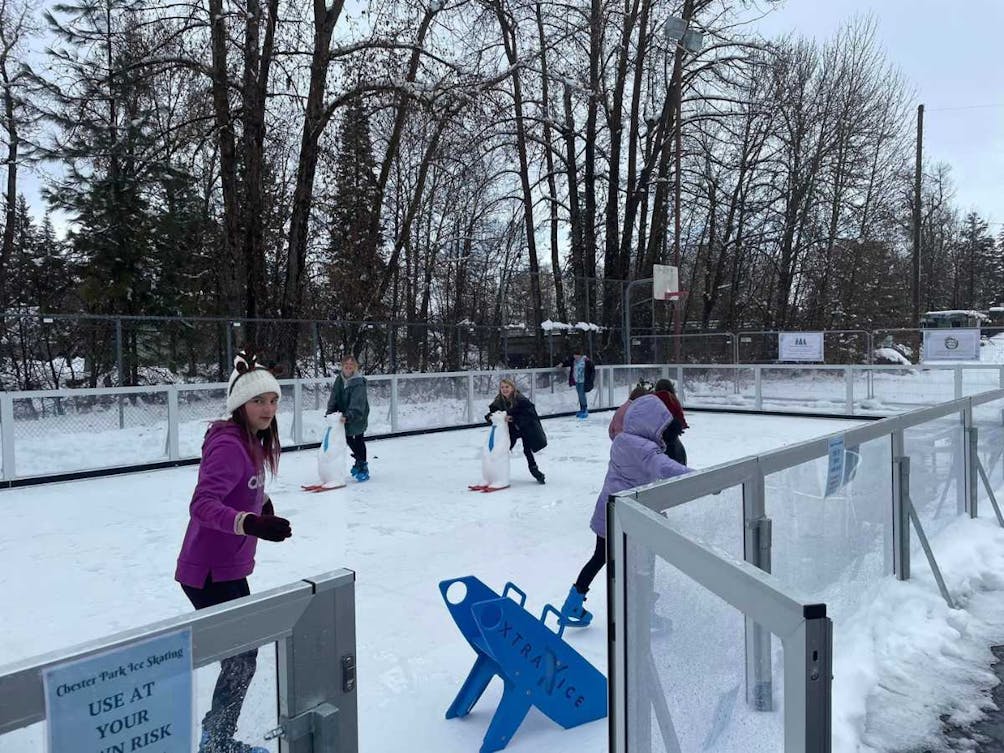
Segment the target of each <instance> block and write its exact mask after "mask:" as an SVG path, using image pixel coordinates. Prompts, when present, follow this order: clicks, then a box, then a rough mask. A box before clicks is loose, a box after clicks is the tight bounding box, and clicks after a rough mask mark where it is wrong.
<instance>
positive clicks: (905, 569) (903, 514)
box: [892, 431, 910, 580]
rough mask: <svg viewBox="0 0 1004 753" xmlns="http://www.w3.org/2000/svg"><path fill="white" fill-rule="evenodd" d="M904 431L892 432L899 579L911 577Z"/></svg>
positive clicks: (894, 549)
mask: <svg viewBox="0 0 1004 753" xmlns="http://www.w3.org/2000/svg"><path fill="white" fill-rule="evenodd" d="M903 453H904V442H903V432H902V431H896V432H893V434H892V568H893V573H895V575H896V578H897V579H898V580H909V579H910V501H909V497H910V458H908V457H905V456H904V455H903Z"/></svg>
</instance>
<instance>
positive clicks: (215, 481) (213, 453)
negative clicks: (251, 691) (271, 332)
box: [174, 353, 293, 753]
mask: <svg viewBox="0 0 1004 753" xmlns="http://www.w3.org/2000/svg"><path fill="white" fill-rule="evenodd" d="M234 366H235V367H236V368H235V369H234V371H233V373H232V374H231V375H230V384H229V387H228V391H227V413H228V414H229V416H230V417H229V418H228V419H227V420H225V421H216V422H214V423H213V424H212V425H211V426H210V427H209V430H208V431H207V432H206V438H205V440H204V441H203V444H202V462H201V463H200V465H199V480H198V483H197V484H196V486H195V492H194V494H192V501H191V504H190V505H189V508H188V509H189V514H190V516H191V517H190V519H189V521H188V529H187V530H186V531H185V540H184V542H183V543H182V545H181V553H180V554H179V555H178V567H177V570H176V571H175V575H174V577H175V580H177V581H178V582H179V583H180V584H181V588H182V590H184V592H185V595H186V596H187V597H188V599H189V601H191V602H192V606H194V607H195V608H196V609H205V608H206V607H211V606H215V605H216V604H222V603H223V602H225V601H230V600H232V599H239V598H241V597H242V596H247V595H248V594H249V593H250V590H249V588H248V581H247V576H248V575H250V574H251V571H252V570H254V554H255V547H256V545H257V543H258V539H267V540H268V541H282V540H283V539H287V538H289V537H290V536H291V535H292V533H293V532H292V529H291V528H290V525H289V521H288V520H286V519H285V518H280V517H278V516H277V515H276V514H275V510H274V509H273V506H272V501H271V500H270V499H269V498H268V495H266V494H265V469H266V468H267V469H268V470H269V472H270V473H272V474H273V475H274V474H275V472H276V470H277V469H278V467H279V451H280V447H279V428H278V425H277V424H276V420H275V414H276V410H277V408H278V404H279V397H280V395H281V390H280V388H279V382H278V381H276V378H275V376H273V374H272V373H271V372H270V371H269V370H268V369H266V368H264V367H261V366H258V365H257V364H256V362H255V359H254V356H250V355H248V354H246V353H240V354H238V355H237V357H236V358H235V359H234ZM257 656H258V652H257V650H254V651H248V652H246V653H243V654H240V655H239V656H233V657H230V658H229V659H224V660H223V662H222V663H221V666H220V675H219V678H218V679H217V680H216V688H215V690H214V691H213V702H212V707H211V708H210V710H209V712H208V713H207V714H206V716H205V717H204V718H203V720H202V739H201V741H200V743H199V753H267V752H266V750H265V749H264V748H258V747H252V746H250V745H247V744H246V743H242V742H239V741H237V740H235V739H234V733H235V732H236V730H237V718H238V717H239V716H240V713H241V706H243V704H244V696H245V695H246V694H247V689H248V686H249V685H250V684H251V678H252V677H253V676H254V672H255V664H256V659H257Z"/></svg>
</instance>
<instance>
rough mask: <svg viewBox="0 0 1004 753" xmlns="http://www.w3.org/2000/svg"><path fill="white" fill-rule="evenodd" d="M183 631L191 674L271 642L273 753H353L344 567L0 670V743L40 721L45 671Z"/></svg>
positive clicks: (350, 630)
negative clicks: (188, 640)
mask: <svg viewBox="0 0 1004 753" xmlns="http://www.w3.org/2000/svg"><path fill="white" fill-rule="evenodd" d="M183 628H190V629H191V631H192V654H193V655H192V667H193V669H195V668H198V667H203V666H206V665H209V664H214V663H216V662H218V661H220V660H222V659H226V658H228V657H231V656H235V655H237V654H240V653H243V652H246V651H248V650H251V649H255V648H258V647H260V646H265V645H268V644H270V643H275V644H276V670H277V677H278V683H277V685H278V688H277V692H278V711H279V724H278V726H277V727H276V728H274V729H273V730H271V732H270V734H269V735H268V737H269V739H273V738H277V739H278V740H279V751H280V753H354V752H355V751H357V750H358V749H359V735H358V708H357V703H358V702H357V696H356V676H355V672H356V660H355V657H356V625H355V574H354V573H352V572H351V571H349V570H335V571H333V572H330V573H326V574H324V575H319V576H317V577H315V578H307V579H304V580H302V581H298V582H296V583H291V584H289V585H286V586H282V587H280V588H274V589H271V590H269V591H264V592H262V593H260V594H254V595H252V596H247V597H245V598H243V599H238V600H236V601H231V602H227V603H225V604H221V605H219V606H216V607H212V608H209V609H204V610H200V611H197V612H193V613H191V614H187V615H184V616H182V617H175V618H173V619H169V620H162V621H160V622H156V623H153V624H151V625H147V626H145V627H141V628H136V629H134V630H128V631H125V632H122V633H118V634H116V635H111V636H108V637H106V638H103V639H100V640H97V641H92V642H90V643H85V644H83V645H80V646H74V647H72V648H68V649H64V650H60V651H55V652H52V653H49V654H45V655H43V656H38V657H33V658H30V659H25V660H23V661H19V662H15V663H14V664H11V665H7V666H0V740H2V736H3V735H4V734H6V733H10V732H13V731H14V730H18V729H21V728H23V727H28V726H29V725H32V724H36V723H38V722H42V721H45V719H46V717H45V713H46V707H45V696H44V692H43V676H44V673H45V671H46V670H47V669H49V668H51V667H53V666H56V665H60V664H63V663H66V662H71V661H76V660H79V659H85V658H87V657H91V656H94V655H96V654H101V653H104V652H107V651H111V650H115V649H119V648H124V647H127V646H129V645H130V644H132V643H135V642H137V641H141V640H147V639H150V638H155V637H158V636H161V635H165V634H168V633H171V632H174V631H176V630H179V629H183ZM2 747H3V745H2V743H0V748H2Z"/></svg>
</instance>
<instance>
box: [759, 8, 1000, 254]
mask: <svg viewBox="0 0 1004 753" xmlns="http://www.w3.org/2000/svg"><path fill="white" fill-rule="evenodd" d="M869 14H870V15H872V16H874V18H875V20H876V21H877V26H878V29H877V36H878V40H879V43H880V44H881V45H882V47H883V48H884V49H885V51H886V55H887V58H888V60H889V62H890V63H892V64H894V65H895V66H896V67H898V68H899V69H900V70H901V71H902V72H903V74H904V76H905V77H906V79H907V82H908V85H909V86H912V87H913V88H914V90H915V91H916V102H915V104H914V108H913V109H914V111H916V105H918V104H923V105H924V156H925V159H926V160H927V161H930V162H932V163H933V162H947V163H948V164H950V165H951V167H952V178H953V180H954V183H955V189H956V204H957V206H958V207H959V208H960V209H962V210H963V212H965V211H968V210H969V209H975V210H976V211H978V212H979V213H980V214H981V215H982V216H983V217H984V218H986V219H989V220H992V221H994V222H995V223H996V224H994V225H992V226H991V232H992V233H993V234H994V235H997V234H998V233H999V232H1000V231H1001V230H1002V229H1004V0H964V2H951V0H949V2H945V1H944V0H939V2H934V0H786V2H784V3H782V4H781V5H780V6H779V7H778V9H777V10H774V11H773V12H771V13H770V14H769V15H768V16H767V17H766V18H764V19H763V20H762V21H760V29H761V33H762V34H763V35H764V36H766V37H772V36H777V35H780V34H784V33H788V32H795V33H797V34H800V35H803V36H807V37H810V38H815V39H817V40H819V41H823V40H826V39H828V38H830V37H832V36H833V35H834V34H835V33H836V31H837V30H838V29H839V28H840V26H841V24H843V23H844V22H845V21H847V20H848V19H851V18H853V17H854V16H855V15H862V16H865V15H869ZM986 105H994V106H993V107H987V106H986ZM963 108H965V109H963Z"/></svg>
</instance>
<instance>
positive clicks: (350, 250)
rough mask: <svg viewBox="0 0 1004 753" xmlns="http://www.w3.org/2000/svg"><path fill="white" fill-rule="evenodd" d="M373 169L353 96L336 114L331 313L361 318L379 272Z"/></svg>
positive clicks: (365, 125) (365, 127) (363, 117)
mask: <svg viewBox="0 0 1004 753" xmlns="http://www.w3.org/2000/svg"><path fill="white" fill-rule="evenodd" d="M375 170H376V163H375V162H374V159H373V149H372V145H371V143H370V131H369V117H368V115H367V113H366V110H365V108H364V107H363V103H362V101H361V99H356V100H353V101H352V103H351V104H349V105H348V107H347V108H346V111H345V115H344V117H343V119H342V127H341V132H340V134H339V139H338V154H337V165H336V169H335V181H336V193H335V199H334V203H333V206H332V210H331V221H330V224H329V232H330V243H329V246H328V255H327V273H328V280H329V282H330V285H331V290H330V293H331V299H332V302H333V306H332V309H333V310H332V312H331V313H332V314H333V316H334V318H340V319H347V320H351V321H358V320H359V319H361V318H362V316H363V315H364V314H363V312H364V311H365V308H366V304H367V302H368V300H369V296H370V293H371V291H372V289H373V286H375V285H378V284H379V282H380V278H381V277H382V276H383V273H384V269H385V263H384V261H383V259H382V258H381V256H380V244H381V240H382V233H381V232H380V230H379V227H380V225H379V222H378V221H376V219H377V218H376V217H375V216H374V215H375V213H376V212H378V211H379V207H378V206H377V204H378V201H379V193H378V188H377V182H376V177H375V174H374V173H375ZM370 313H371V316H375V317H377V318H379V317H382V316H384V314H385V312H384V311H382V310H380V311H371V312H370ZM356 334H357V333H355V332H350V333H347V335H346V340H347V342H346V343H345V344H346V345H347V344H349V343H353V342H354V341H355V340H356Z"/></svg>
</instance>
